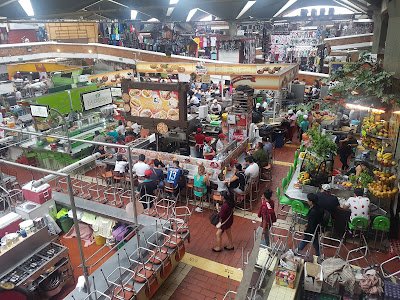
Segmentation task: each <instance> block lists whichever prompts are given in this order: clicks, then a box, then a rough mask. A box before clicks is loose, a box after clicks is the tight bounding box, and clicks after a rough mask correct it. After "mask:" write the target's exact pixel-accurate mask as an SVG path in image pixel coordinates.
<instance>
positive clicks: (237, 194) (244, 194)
mask: <svg viewBox="0 0 400 300" xmlns="http://www.w3.org/2000/svg"><path fill="white" fill-rule="evenodd" d="M233 197H234V199H235V203H237V204H240V203H243V207H241V206H240V205H237V206H236V208H238V209H240V210H244V211H247V210H250V211H251V210H253V204H252V202H251V185H250V184H247V185H246V186H245V188H244V192H233ZM238 197H240V198H242V201H238ZM247 199H248V201H249V203H250V208H249V207H246V200H247Z"/></svg>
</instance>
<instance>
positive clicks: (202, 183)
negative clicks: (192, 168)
mask: <svg viewBox="0 0 400 300" xmlns="http://www.w3.org/2000/svg"><path fill="white" fill-rule="evenodd" d="M194 186H195V187H198V188H202V189H203V192H197V191H194V194H195V195H196V196H197V197H203V196H204V195H205V194H207V187H208V186H210V179H209V178H208V176H207V174H206V168H205V167H204V165H200V166H199V167H198V169H197V174H196V175H195V176H194ZM195 210H196V211H197V212H202V211H203V209H202V208H201V207H199V206H198V207H196V209H195Z"/></svg>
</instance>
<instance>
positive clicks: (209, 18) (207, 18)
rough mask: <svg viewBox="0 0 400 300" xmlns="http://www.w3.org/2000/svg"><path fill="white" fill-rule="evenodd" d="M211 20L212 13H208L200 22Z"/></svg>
mask: <svg viewBox="0 0 400 300" xmlns="http://www.w3.org/2000/svg"><path fill="white" fill-rule="evenodd" d="M210 21H212V15H208V16H207V17H204V18H202V19H200V22H210Z"/></svg>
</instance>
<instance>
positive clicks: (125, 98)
mask: <svg viewBox="0 0 400 300" xmlns="http://www.w3.org/2000/svg"><path fill="white" fill-rule="evenodd" d="M130 99H131V97H130V96H129V94H127V93H123V94H122V100H124V102H125V103H129V100H130Z"/></svg>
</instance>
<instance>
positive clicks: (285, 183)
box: [282, 177, 288, 191]
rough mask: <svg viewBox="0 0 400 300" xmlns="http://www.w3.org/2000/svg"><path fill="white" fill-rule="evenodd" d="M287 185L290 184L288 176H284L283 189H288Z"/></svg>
mask: <svg viewBox="0 0 400 300" xmlns="http://www.w3.org/2000/svg"><path fill="white" fill-rule="evenodd" d="M287 185H288V180H287V178H286V177H283V178H282V190H283V191H286V188H287Z"/></svg>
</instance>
